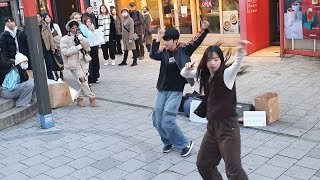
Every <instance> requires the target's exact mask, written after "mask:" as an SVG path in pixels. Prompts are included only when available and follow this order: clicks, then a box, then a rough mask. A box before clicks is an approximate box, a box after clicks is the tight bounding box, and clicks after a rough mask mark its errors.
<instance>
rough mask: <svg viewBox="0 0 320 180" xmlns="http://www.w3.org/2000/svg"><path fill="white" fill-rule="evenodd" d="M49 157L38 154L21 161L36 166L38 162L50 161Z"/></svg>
mask: <svg viewBox="0 0 320 180" xmlns="http://www.w3.org/2000/svg"><path fill="white" fill-rule="evenodd" d="M48 160H49V158H47V157H45V156H43V155H36V156H33V157H31V158H28V159H25V160H22V161H20V162H21V163H22V164H25V165H27V166H34V165H37V164H40V163H43V162H46V161H48Z"/></svg>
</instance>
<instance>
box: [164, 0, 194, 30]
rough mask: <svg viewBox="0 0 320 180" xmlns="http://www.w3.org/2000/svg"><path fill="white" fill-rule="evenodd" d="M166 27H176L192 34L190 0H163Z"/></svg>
mask: <svg viewBox="0 0 320 180" xmlns="http://www.w3.org/2000/svg"><path fill="white" fill-rule="evenodd" d="M162 8H163V21H164V26H165V27H175V28H177V29H178V30H179V31H180V33H181V34H192V18H191V6H190V0H162Z"/></svg>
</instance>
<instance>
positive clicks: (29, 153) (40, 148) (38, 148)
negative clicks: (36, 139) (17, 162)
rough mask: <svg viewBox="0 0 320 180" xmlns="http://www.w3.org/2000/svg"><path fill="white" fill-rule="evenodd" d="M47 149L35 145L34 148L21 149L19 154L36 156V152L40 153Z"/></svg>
mask: <svg viewBox="0 0 320 180" xmlns="http://www.w3.org/2000/svg"><path fill="white" fill-rule="evenodd" d="M45 151H47V149H46V148H43V147H35V148H31V149H28V150H25V151H22V152H21V154H22V155H25V156H27V157H33V156H36V155H38V154H41V153H43V152H45Z"/></svg>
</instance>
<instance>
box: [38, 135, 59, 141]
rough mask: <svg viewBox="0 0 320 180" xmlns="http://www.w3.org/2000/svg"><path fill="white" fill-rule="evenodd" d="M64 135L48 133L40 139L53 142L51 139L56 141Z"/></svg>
mask: <svg viewBox="0 0 320 180" xmlns="http://www.w3.org/2000/svg"><path fill="white" fill-rule="evenodd" d="M63 137H64V135H63V134H46V135H44V136H42V137H41V138H39V139H40V140H41V141H44V142H51V141H55V140H58V139H60V138H63Z"/></svg>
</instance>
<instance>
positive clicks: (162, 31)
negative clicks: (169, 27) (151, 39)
mask: <svg viewBox="0 0 320 180" xmlns="http://www.w3.org/2000/svg"><path fill="white" fill-rule="evenodd" d="M165 32H166V30H165V29H164V28H161V29H160V28H159V29H158V37H157V42H160V41H161V39H162V38H163V36H164V34H165Z"/></svg>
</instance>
